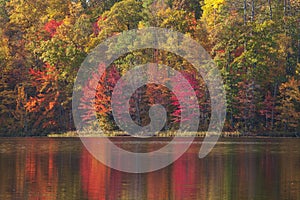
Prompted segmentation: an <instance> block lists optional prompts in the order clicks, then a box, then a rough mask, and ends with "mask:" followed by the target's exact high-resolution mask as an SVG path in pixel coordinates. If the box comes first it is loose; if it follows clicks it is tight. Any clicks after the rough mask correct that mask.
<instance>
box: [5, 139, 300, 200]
mask: <svg viewBox="0 0 300 200" xmlns="http://www.w3.org/2000/svg"><path fill="white" fill-rule="evenodd" d="M113 140H114V141H115V142H116V144H117V145H119V146H122V147H123V148H126V149H129V150H130V149H131V150H132V151H136V148H137V146H138V148H139V150H141V151H143V150H147V149H151V150H152V149H157V148H160V147H161V146H162V145H165V144H166V143H167V141H163V140H162V139H159V138H158V139H155V140H152V141H151V142H136V141H132V140H131V139H129V138H125V139H113ZM200 146H201V141H196V142H194V143H193V145H192V146H191V147H190V148H189V150H188V151H187V152H186V153H185V154H184V155H183V156H182V157H181V158H180V159H178V160H177V161H176V162H175V163H173V164H172V165H170V166H168V167H166V168H164V169H161V170H158V171H155V172H151V173H144V174H130V173H124V172H120V171H117V170H114V169H110V168H108V167H106V166H105V165H103V164H102V163H100V162H99V161H97V160H96V159H94V158H93V156H91V155H90V154H89V152H88V151H87V150H86V149H85V147H84V146H83V145H82V143H81V141H80V139H76V138H1V139H0V199H22V200H23V199H47V200H48V199H50V200H51V199H59V200H61V199H65V200H68V199H138V200H146V199H153V200H168V199H170V200H171V199H179V200H183V199H187V200H193V199H228V200H232V199H239V200H243V199H295V200H297V199H300V139H295V138H293V139H282V138H271V139H221V140H219V142H218V143H217V145H216V146H215V148H214V149H213V151H212V152H211V153H210V154H209V155H208V156H207V157H205V158H204V159H199V158H198V151H199V148H200Z"/></svg>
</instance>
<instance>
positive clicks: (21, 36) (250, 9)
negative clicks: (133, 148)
mask: <svg viewBox="0 0 300 200" xmlns="http://www.w3.org/2000/svg"><path fill="white" fill-rule="evenodd" d="M144 27H162V28H168V29H172V30H175V31H178V32H181V33H183V34H186V35H188V36H190V37H191V38H193V39H194V40H196V41H197V42H198V43H199V44H201V45H202V46H203V47H204V49H205V50H206V51H207V52H209V54H210V56H211V57H212V59H213V60H214V62H215V63H216V65H217V67H218V69H219V70H220V71H221V75H222V78H223V82H224V87H225V90H226V101H227V102H226V104H227V112H226V121H225V125H224V128H223V130H224V131H228V132H233V131H238V132H242V133H246V134H247V133H251V134H257V133H262V132H265V133H269V132H272V133H282V132H285V133H287V132H292V133H299V132H300V91H299V90H300V2H299V0H276V1H275V0H189V1H187V0H108V1H106V0H105V1H102V0H64V1H62V0H46V1H44V0H0V35H1V38H0V123H1V126H0V135H1V136H16V135H22V136H25V135H30V136H33V135H46V134H48V133H53V132H55V133H63V132H67V131H73V130H75V127H74V122H73V116H72V93H73V86H74V81H75V79H76V76H77V72H78V69H79V67H80V66H81V63H82V62H83V61H84V59H85V58H86V57H87V55H88V54H89V53H90V52H91V51H92V50H93V49H94V48H95V47H96V46H97V45H98V44H100V43H101V42H102V41H104V40H105V39H106V38H108V37H111V36H114V35H117V34H119V33H122V32H123V31H127V30H131V29H142V28H144ZM149 62H156V63H161V64H165V65H168V66H170V67H172V68H173V69H175V70H177V71H179V72H180V73H181V74H182V75H183V76H184V77H185V78H186V80H188V82H189V83H190V85H191V86H192V87H193V89H194V90H195V94H196V95H197V100H198V103H199V110H200V124H199V131H205V130H207V127H208V124H209V120H210V111H211V108H210V96H209V92H208V90H207V88H206V85H205V83H204V81H203V79H202V77H201V76H200V75H199V74H197V72H196V70H195V69H194V68H193V67H192V66H191V64H190V63H188V62H187V60H185V59H183V58H181V57H180V56H178V55H176V54H174V53H171V52H167V51H163V50H158V49H143V50H139V51H133V52H130V53H127V54H125V55H123V56H122V57H119V58H118V59H117V60H115V61H114V62H113V63H112V64H111V65H110V66H109V67H108V68H107V70H106V72H105V73H104V74H103V75H102V76H101V77H98V82H97V84H98V85H97V91H96V95H95V97H93V99H94V108H95V109H96V112H97V118H98V123H99V124H100V125H101V126H102V127H103V128H104V129H105V130H108V131H115V130H118V126H117V125H116V123H115V122H114V118H113V115H112V110H111V107H110V103H111V95H112V91H113V89H114V86H115V85H116V83H117V82H118V80H119V79H120V77H122V76H123V75H124V74H125V73H126V72H127V71H129V70H130V69H131V68H132V67H134V66H135V65H139V64H145V63H149ZM92 79H93V77H91V82H92ZM166 81H167V80H166ZM85 87H89V85H86V86H85ZM177 87H178V88H177ZM82 90H83V92H84V91H86V90H85V88H84V87H83V88H82ZM173 90H177V91H181V93H180V96H188V95H189V94H188V93H187V92H186V91H187V90H185V89H184V88H180V85H178V86H176V85H175V86H174V88H173ZM180 96H179V97H178V96H175V95H174V93H173V92H172V91H171V90H170V89H168V88H166V87H164V86H163V85H157V84H148V85H144V86H143V87H141V88H139V89H137V90H136V91H135V93H133V94H132V97H131V99H130V114H131V117H132V119H133V120H134V121H135V122H136V123H137V124H138V125H140V126H145V125H147V124H148V123H149V120H150V119H149V114H148V113H149V108H150V107H151V105H153V104H161V105H162V106H164V107H165V109H166V111H167V121H166V124H165V126H164V128H163V130H176V129H177V128H178V124H179V123H180V115H181V111H180V105H179V102H178V98H180ZM82 101H83V102H84V101H85V99H82ZM86 101H88V100H86ZM86 106H88V105H85V104H81V105H80V107H79V109H85V108H86ZM89 117H90V116H89V113H85V115H84V118H85V120H88V119H89ZM189 117H190V118H194V117H197V116H194V115H192V114H191V115H190V116H189Z"/></svg>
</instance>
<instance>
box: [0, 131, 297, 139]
mask: <svg viewBox="0 0 300 200" xmlns="http://www.w3.org/2000/svg"><path fill="white" fill-rule="evenodd" d="M173 133H174V132H162V133H160V134H159V135H155V136H152V137H149V138H172V137H174V136H175V134H173ZM205 135H206V132H197V133H193V134H190V135H189V134H188V133H186V134H181V135H177V137H189V136H192V137H195V138H204V137H205ZM25 137H26V138H43V137H45V138H79V137H80V136H79V135H78V133H77V132H76V131H69V132H64V133H50V134H47V135H22V134H20V135H3V136H0V138H25ZM86 137H109V138H130V137H131V135H129V134H125V133H123V132H118V131H112V132H110V133H109V134H104V135H96V136H95V135H86ZM132 138H139V137H132ZM140 138H141V139H147V138H148V137H146V138H143V137H140ZM220 138H300V133H297V132H273V133H268V132H262V133H240V132H222V134H221V135H220Z"/></svg>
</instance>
